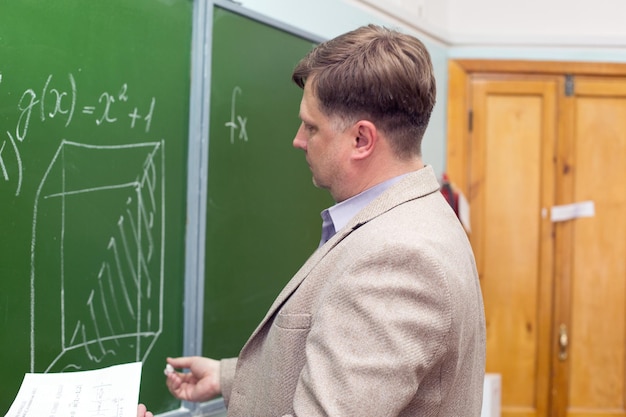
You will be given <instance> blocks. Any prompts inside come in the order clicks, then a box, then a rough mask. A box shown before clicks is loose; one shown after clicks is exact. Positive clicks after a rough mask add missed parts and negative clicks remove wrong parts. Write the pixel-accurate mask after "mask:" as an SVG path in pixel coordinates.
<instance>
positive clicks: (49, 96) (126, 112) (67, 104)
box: [0, 73, 156, 196]
mask: <svg viewBox="0 0 626 417" xmlns="http://www.w3.org/2000/svg"><path fill="white" fill-rule="evenodd" d="M3 81H4V80H3V76H2V73H0V97H1V95H2V83H3ZM79 98H80V100H79ZM155 106H156V98H155V97H152V98H151V100H150V104H149V105H147V106H144V108H140V107H138V106H133V105H132V104H131V97H130V95H129V86H128V84H127V83H122V84H121V85H120V86H119V88H118V89H117V90H115V91H101V92H99V93H98V94H96V96H95V97H86V98H82V96H81V97H79V86H78V85H77V83H76V79H75V77H74V75H73V74H72V73H68V74H67V76H66V77H55V76H54V75H52V74H49V75H48V76H47V77H46V79H45V81H44V82H42V83H41V85H40V86H37V88H27V89H26V90H24V91H23V92H22V93H21V95H20V98H19V100H18V101H17V104H16V114H17V120H16V121H15V125H14V127H12V128H11V129H9V130H7V131H6V132H5V135H6V136H5V137H4V138H2V134H0V179H2V180H4V181H6V182H14V183H15V184H16V189H15V195H16V196H19V195H20V192H21V188H22V180H23V175H24V167H23V159H22V155H21V147H22V144H23V143H24V142H26V141H27V140H28V133H29V129H30V127H31V126H32V123H34V122H35V121H38V122H40V123H45V122H46V121H48V120H53V119H60V120H61V122H64V126H65V127H66V128H67V127H69V126H70V125H71V124H72V122H73V121H74V120H75V119H77V118H78V117H82V118H90V119H91V120H92V121H93V124H94V126H95V127H97V126H102V125H107V124H113V123H125V124H126V125H127V127H128V128H129V129H136V128H138V129H143V130H144V131H145V132H146V133H148V132H150V127H151V124H152V118H153V115H154V109H155ZM9 123H11V122H9ZM11 151H12V152H11ZM9 158H12V159H13V161H14V162H15V164H14V166H15V168H14V169H13V170H10V169H9V164H8V163H6V161H8V160H9Z"/></svg>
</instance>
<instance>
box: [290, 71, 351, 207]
mask: <svg viewBox="0 0 626 417" xmlns="http://www.w3.org/2000/svg"><path fill="white" fill-rule="evenodd" d="M310 84H311V83H310V82H308V83H307V84H306V85H305V87H304V93H303V94H302V102H301V103H300V120H302V123H301V124H300V128H299V129H298V132H297V133H296V137H295V138H294V140H293V146H294V147H295V148H297V149H302V150H303V151H304V152H305V153H306V160H307V162H308V164H309V168H310V169H311V173H312V174H313V184H315V186H317V187H320V188H324V189H327V190H329V191H330V193H331V195H332V196H333V198H335V201H337V198H336V193H337V189H338V188H339V187H341V181H342V179H343V173H344V171H345V169H346V168H347V164H348V161H349V152H350V144H351V141H350V137H349V135H348V134H347V131H345V132H342V131H340V130H339V129H338V128H337V126H339V123H333V120H332V119H331V118H329V117H327V116H326V115H325V114H323V113H322V112H321V111H320V109H319V102H318V99H317V97H316V96H315V95H314V94H313V91H312V90H311V88H310V87H309V85H310ZM333 191H334V192H333Z"/></svg>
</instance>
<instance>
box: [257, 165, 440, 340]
mask: <svg viewBox="0 0 626 417" xmlns="http://www.w3.org/2000/svg"><path fill="white" fill-rule="evenodd" d="M439 187H440V186H439V183H438V182H437V178H436V176H435V173H434V171H433V169H432V167H430V166H427V167H425V168H423V169H420V170H418V171H415V172H412V173H410V174H409V175H407V176H406V177H405V178H403V179H402V180H401V181H399V182H397V183H396V184H394V185H393V186H391V187H390V188H389V190H387V191H385V192H384V193H383V194H382V195H380V196H379V197H378V198H376V199H375V200H374V201H372V202H371V203H370V204H368V205H367V206H366V207H365V208H364V209H363V210H361V211H360V212H359V213H358V214H357V215H356V216H355V217H354V218H353V219H352V220H351V221H350V222H349V223H348V224H347V225H346V226H345V227H344V228H343V229H341V230H339V231H338V232H337V233H335V235H334V236H333V237H331V238H330V239H329V240H328V242H326V243H325V244H324V245H322V246H321V247H320V248H318V249H317V250H316V251H315V252H313V254H312V255H311V256H310V257H309V259H308V260H307V261H306V262H305V263H304V265H302V267H301V268H300V270H298V272H296V274H295V275H294V276H293V278H291V280H290V281H289V282H288V283H287V285H285V287H284V288H283V290H282V291H281V292H280V294H278V297H276V300H274V302H273V303H272V306H271V307H270V308H269V310H268V312H267V314H266V315H265V317H264V318H263V320H262V321H261V322H260V323H259V325H258V326H257V328H256V329H255V330H254V332H253V333H252V335H251V336H250V338H249V339H248V340H251V339H252V338H254V336H256V334H257V333H258V332H259V330H260V329H261V328H262V327H263V326H264V325H265V323H266V322H267V321H268V320H269V318H270V317H272V316H273V315H274V313H275V312H276V311H277V310H278V309H279V308H280V306H281V305H282V304H283V303H284V302H285V301H286V300H287V299H288V298H289V297H290V296H291V294H292V293H293V292H294V291H295V290H296V289H297V288H298V287H299V286H300V284H301V283H302V281H304V279H305V278H306V277H307V276H308V275H309V273H310V272H311V270H312V269H313V268H315V266H316V265H317V264H318V263H319V262H320V261H321V260H322V259H323V258H324V256H326V254H327V253H328V252H330V251H331V250H332V249H333V248H334V247H335V246H337V244H338V243H339V242H341V241H342V240H343V239H344V238H345V237H346V236H348V235H349V234H350V233H352V232H353V231H354V230H356V229H358V228H359V227H361V226H362V225H363V224H365V223H367V222H369V221H370V220H372V219H374V218H375V217H378V216H380V215H381V214H382V213H385V212H387V211H389V210H391V209H392V208H394V207H396V206H398V205H399V204H403V203H405V202H407V201H410V200H414V199H416V198H420V197H423V196H425V195H428V194H432V193H433V192H435V191H438V190H439Z"/></svg>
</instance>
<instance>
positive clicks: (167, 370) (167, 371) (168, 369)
mask: <svg viewBox="0 0 626 417" xmlns="http://www.w3.org/2000/svg"><path fill="white" fill-rule="evenodd" d="M173 372H174V367H173V366H172V365H170V364H169V363H168V364H167V365H165V370H164V371H163V373H164V374H165V375H169V374H171V373H173Z"/></svg>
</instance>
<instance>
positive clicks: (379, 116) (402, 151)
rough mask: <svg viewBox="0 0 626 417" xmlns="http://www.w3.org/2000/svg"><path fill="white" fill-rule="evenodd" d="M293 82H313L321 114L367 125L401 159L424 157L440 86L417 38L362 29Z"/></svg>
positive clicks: (322, 51) (330, 46) (313, 55)
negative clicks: (378, 132)
mask: <svg viewBox="0 0 626 417" xmlns="http://www.w3.org/2000/svg"><path fill="white" fill-rule="evenodd" d="M292 79H293V81H294V82H295V83H296V84H297V85H298V86H299V87H300V88H304V85H305V83H306V82H307V81H310V82H311V85H310V86H309V87H310V88H311V89H312V92H313V94H314V95H315V96H316V97H317V99H318V101H319V103H320V110H321V111H322V112H323V113H324V114H325V115H326V116H328V117H331V118H333V117H336V118H339V120H341V122H342V123H343V125H344V128H345V127H347V126H348V125H349V124H352V123H355V122H356V121H358V120H361V119H366V120H369V121H371V122H372V123H374V124H375V125H376V127H377V128H378V129H379V130H381V132H383V133H384V134H385V135H386V136H387V137H388V138H389V140H390V142H391V144H392V147H393V149H394V151H395V153H396V154H397V155H398V156H400V157H410V156H414V155H416V154H417V155H420V154H421V142H422V137H423V136H424V132H425V130H426V126H427V125H428V121H429V119H430V114H431V113H432V109H433V106H434V105H435V96H436V85H435V77H434V74H433V68H432V63H431V60H430V55H429V53H428V51H427V50H426V47H425V46H424V44H423V43H422V42H420V41H419V40H418V39H416V38H414V37H413V36H410V35H406V34H403V33H400V32H398V31H395V30H391V29H387V28H383V27H380V26H376V25H368V26H363V27H361V28H358V29H356V30H353V31H351V32H348V33H345V34H343V35H341V36H339V37H337V38H334V39H331V40H329V41H327V42H324V43H322V44H320V45H318V46H317V47H316V48H314V49H313V50H312V51H310V52H309V53H308V54H307V55H306V56H305V57H304V58H303V59H302V60H301V61H300V62H299V63H298V65H297V66H296V68H295V70H294V72H293V74H292Z"/></svg>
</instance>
